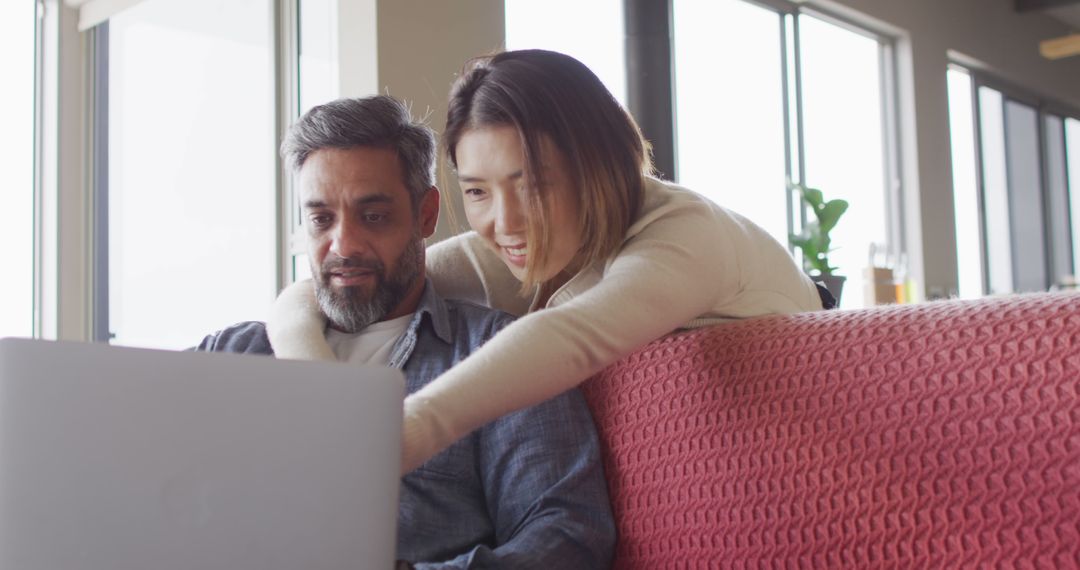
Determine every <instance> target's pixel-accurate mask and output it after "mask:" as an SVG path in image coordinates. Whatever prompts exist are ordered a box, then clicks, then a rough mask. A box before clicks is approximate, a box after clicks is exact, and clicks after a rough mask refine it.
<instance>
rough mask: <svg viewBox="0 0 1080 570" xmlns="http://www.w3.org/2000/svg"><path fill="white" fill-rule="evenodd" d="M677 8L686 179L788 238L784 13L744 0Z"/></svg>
mask: <svg viewBox="0 0 1080 570" xmlns="http://www.w3.org/2000/svg"><path fill="white" fill-rule="evenodd" d="M673 14H674V20H673V21H674V27H675V34H674V55H673V59H674V64H675V78H676V84H675V108H676V116H677V117H678V125H677V129H676V130H677V132H676V139H675V140H676V148H677V149H678V158H677V167H676V171H677V172H678V179H679V183H681V184H684V185H686V186H687V187H689V188H692V189H694V190H695V191H697V192H700V193H701V194H703V195H705V196H706V197H708V198H709V199H711V200H713V201H714V202H716V203H717V204H721V205H723V206H725V207H727V208H730V209H731V210H734V211H736V212H738V213H740V214H742V215H744V216H746V217H748V218H750V219H751V220H753V221H754V223H756V224H758V225H760V226H761V227H763V228H764V229H765V230H767V231H768V232H769V233H770V234H771V235H772V236H773V237H775V238H776V239H777V240H779V241H780V243H787V240H788V237H787V236H788V200H787V191H786V188H787V185H786V182H785V152H786V149H787V146H786V142H785V141H786V139H787V134H786V131H785V122H784V121H785V118H784V102H785V99H784V81H783V79H784V78H783V73H784V67H783V62H784V53H783V50H782V48H783V42H781V41H780V39H781V38H780V33H781V28H780V16H779V15H778V14H777V13H776V12H773V11H772V10H768V9H765V8H761V7H758V6H756V5H754V4H750V3H748V2H743V1H741V0H718V1H715V2H698V1H695V0H689V1H686V0H681V1H680V0H676V2H675V3H674V11H673ZM732 78H738V84H737V85H735V84H734V82H733V81H732Z"/></svg>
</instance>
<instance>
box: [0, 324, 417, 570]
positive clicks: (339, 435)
mask: <svg viewBox="0 0 1080 570" xmlns="http://www.w3.org/2000/svg"><path fill="white" fill-rule="evenodd" d="M403 397H404V381H403V378H402V376H401V373H400V372H399V371H396V370H392V369H388V368H379V367H365V368H361V367H357V366H346V365H342V364H336V363H312V362H297V361H281V360H275V359H273V358H268V357H257V356H243V355H234V354H207V353H177V352H165V351H156V350H145V349H133V348H119V347H110V346H105V345H94V344H82V343H66V342H48V341H32V340H22V339H0V568H18V569H21V570H45V569H49V570H54V569H67V568H79V569H85V570H129V569H130V570H135V569H139V570H144V569H147V568H155V569H163V570H169V569H177V570H179V569H185V570H192V569H201V568H205V569H211V568H213V569H222V568H228V569H230V570H242V569H252V570H255V569H258V570H274V569H282V570H285V569H288V570H295V569H298V568H304V569H324V568H325V569H337V568H341V569H344V568H349V569H357V568H391V567H392V565H393V560H394V550H395V532H396V522H395V521H396V518H397V498H398V485H399V468H400V430H401V402H402V398H403Z"/></svg>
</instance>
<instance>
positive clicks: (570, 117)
mask: <svg viewBox="0 0 1080 570" xmlns="http://www.w3.org/2000/svg"><path fill="white" fill-rule="evenodd" d="M503 125H508V126H512V127H514V128H515V129H516V130H517V132H518V135H519V136H520V137H521V146H522V149H524V154H525V156H524V161H525V165H526V170H527V172H526V181H527V184H528V188H529V191H528V196H529V215H528V217H527V219H528V229H527V239H528V243H529V255H528V261H527V265H526V273H525V283H524V284H523V285H524V287H525V288H529V287H532V286H533V285H537V284H538V283H537V279H536V277H535V275H536V273H535V272H536V271H537V270H539V268H541V267H543V266H544V265H545V264H546V262H547V258H548V255H547V254H548V251H550V244H551V239H552V236H551V228H550V226H549V224H548V220H549V219H550V212H551V210H550V207H549V200H548V198H547V197H546V192H547V191H549V189H547V188H546V187H545V185H544V184H543V180H541V176H542V175H543V170H542V168H541V156H540V150H541V148H542V147H541V144H540V141H541V138H542V137H543V136H546V137H548V138H549V140H550V141H551V142H552V143H553V145H554V147H555V148H556V149H557V150H558V151H560V152H562V153H563V155H564V156H565V158H566V164H567V166H568V167H569V172H568V173H567V175H568V179H569V180H571V181H573V183H574V189H575V190H576V191H577V194H578V195H577V200H578V206H579V207H578V211H579V212H580V223H581V242H582V244H583V245H582V249H581V250H580V251H579V252H578V260H579V261H580V262H581V265H582V266H583V267H584V266H587V265H589V264H590V263H593V262H595V261H598V260H602V259H606V258H607V257H608V256H609V255H611V254H612V253H614V252H615V250H616V249H617V248H618V247H619V245H620V244H621V243H622V240H623V238H624V236H625V234H626V231H627V229H629V227H630V225H631V224H632V223H633V222H634V220H635V219H636V218H637V216H638V212H639V211H640V209H641V203H642V200H643V194H644V186H645V176H646V175H648V174H651V173H652V160H651V158H650V156H649V147H648V143H646V142H645V140H644V138H643V137H642V136H641V130H640V129H639V128H638V126H637V124H636V123H635V122H634V120H633V119H632V118H631V117H630V115H629V114H628V113H627V112H626V111H625V110H624V109H623V108H622V107H621V106H620V105H619V103H618V102H617V101H616V100H615V98H614V97H612V95H611V93H610V92H609V91H608V90H607V89H606V88H605V87H604V85H603V83H601V82H600V79H599V78H597V77H596V75H595V74H593V72H592V71H590V70H589V68H588V67H586V66H585V65H584V64H582V63H581V62H579V61H578V60H576V59H574V58H572V57H570V56H568V55H564V54H561V53H556V52H552V51H544V50H520V51H507V52H502V53H499V54H496V55H493V56H486V57H480V58H476V59H473V60H470V61H469V62H467V63H466V64H465V68H464V69H463V70H462V73H461V75H460V76H459V77H458V78H457V80H456V81H454V84H453V86H452V87H451V89H450V102H449V104H448V111H447V117H446V130H445V131H444V133H443V142H442V144H443V145H444V150H445V152H446V156H447V158H448V159H449V161H450V164H451V165H452V166H453V167H454V169H455V170H456V169H457V152H456V148H457V144H458V141H460V140H461V137H462V136H463V135H464V134H465V133H466V132H468V131H470V130H472V129H476V128H483V127H493V126H503Z"/></svg>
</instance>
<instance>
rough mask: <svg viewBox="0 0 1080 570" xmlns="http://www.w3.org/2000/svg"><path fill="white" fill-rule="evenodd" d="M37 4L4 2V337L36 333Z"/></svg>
mask: <svg viewBox="0 0 1080 570" xmlns="http://www.w3.org/2000/svg"><path fill="white" fill-rule="evenodd" d="M36 10H37V3H36V2H28V1H24V2H0V77H3V78H4V88H3V89H0V109H4V113H5V122H4V137H3V138H0V172H2V173H3V182H2V183H0V212H3V213H4V221H3V223H2V224H0V247H2V248H3V252H4V256H3V261H2V262H0V267H3V272H2V274H3V278H2V279H0V337H5V336H25V337H28V336H32V335H33V331H34V218H35V215H34V141H35V136H34V56H35V53H34V52H35V50H34V41H35V36H34V33H35V29H36V28H37V14H36Z"/></svg>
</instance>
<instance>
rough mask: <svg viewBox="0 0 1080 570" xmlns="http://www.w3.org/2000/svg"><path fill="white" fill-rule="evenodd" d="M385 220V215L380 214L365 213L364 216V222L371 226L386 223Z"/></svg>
mask: <svg viewBox="0 0 1080 570" xmlns="http://www.w3.org/2000/svg"><path fill="white" fill-rule="evenodd" d="M386 218H387V215H386V214H381V213H379V212H367V213H366V214H364V221H365V222H368V223H371V224H377V223H379V222H384V221H386Z"/></svg>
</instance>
